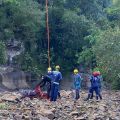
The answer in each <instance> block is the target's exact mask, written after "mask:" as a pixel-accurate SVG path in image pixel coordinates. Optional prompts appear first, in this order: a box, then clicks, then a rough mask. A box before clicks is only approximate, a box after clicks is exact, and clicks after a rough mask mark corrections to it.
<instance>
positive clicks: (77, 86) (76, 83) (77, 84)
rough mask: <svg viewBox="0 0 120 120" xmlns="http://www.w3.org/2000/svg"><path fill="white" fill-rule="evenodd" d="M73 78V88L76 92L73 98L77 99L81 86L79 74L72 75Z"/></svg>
mask: <svg viewBox="0 0 120 120" xmlns="http://www.w3.org/2000/svg"><path fill="white" fill-rule="evenodd" d="M73 79H74V88H75V94H76V96H75V99H76V100H77V99H79V98H80V94H79V92H80V88H81V80H82V79H81V76H80V75H79V74H75V75H74V76H73Z"/></svg>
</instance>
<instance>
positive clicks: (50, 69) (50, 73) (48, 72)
mask: <svg viewBox="0 0 120 120" xmlns="http://www.w3.org/2000/svg"><path fill="white" fill-rule="evenodd" d="M46 76H47V77H49V78H50V81H49V82H47V84H46V86H47V95H48V98H50V95H51V83H52V81H53V79H54V74H53V71H52V68H51V67H49V68H48V71H47V75H46Z"/></svg>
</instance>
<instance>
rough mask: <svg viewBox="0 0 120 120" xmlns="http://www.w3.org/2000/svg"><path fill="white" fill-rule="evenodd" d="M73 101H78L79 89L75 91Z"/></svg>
mask: <svg viewBox="0 0 120 120" xmlns="http://www.w3.org/2000/svg"><path fill="white" fill-rule="evenodd" d="M75 94H76V95H75V99H76V100H78V99H79V98H80V90H79V89H76V90H75Z"/></svg>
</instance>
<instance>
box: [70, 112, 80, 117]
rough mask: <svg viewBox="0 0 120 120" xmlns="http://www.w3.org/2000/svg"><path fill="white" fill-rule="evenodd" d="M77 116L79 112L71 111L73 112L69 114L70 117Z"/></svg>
mask: <svg viewBox="0 0 120 120" xmlns="http://www.w3.org/2000/svg"><path fill="white" fill-rule="evenodd" d="M78 114H79V112H77V111H73V112H71V113H70V115H72V116H73V115H78Z"/></svg>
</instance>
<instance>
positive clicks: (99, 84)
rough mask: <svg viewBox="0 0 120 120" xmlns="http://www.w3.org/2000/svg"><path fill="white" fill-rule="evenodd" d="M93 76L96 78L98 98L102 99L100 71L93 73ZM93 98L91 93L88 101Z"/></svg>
mask: <svg viewBox="0 0 120 120" xmlns="http://www.w3.org/2000/svg"><path fill="white" fill-rule="evenodd" d="M93 76H96V77H98V90H99V93H100V94H99V98H100V99H102V96H101V88H102V84H101V81H102V76H101V73H100V71H95V72H93ZM93 96H94V92H92V93H91V97H90V99H93Z"/></svg>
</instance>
